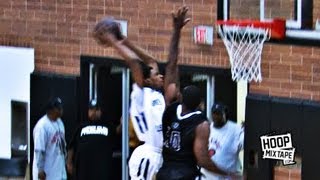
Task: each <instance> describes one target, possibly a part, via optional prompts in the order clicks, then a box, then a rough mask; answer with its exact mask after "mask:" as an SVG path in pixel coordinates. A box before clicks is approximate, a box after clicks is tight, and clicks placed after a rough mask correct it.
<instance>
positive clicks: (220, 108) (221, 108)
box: [211, 103, 227, 113]
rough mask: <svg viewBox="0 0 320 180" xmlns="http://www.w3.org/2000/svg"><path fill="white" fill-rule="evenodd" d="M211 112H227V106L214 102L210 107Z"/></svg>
mask: <svg viewBox="0 0 320 180" xmlns="http://www.w3.org/2000/svg"><path fill="white" fill-rule="evenodd" d="M211 112H212V113H227V107H226V106H225V105H223V104H218V103H217V104H214V105H212V108H211Z"/></svg>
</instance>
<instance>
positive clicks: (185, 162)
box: [162, 103, 207, 168]
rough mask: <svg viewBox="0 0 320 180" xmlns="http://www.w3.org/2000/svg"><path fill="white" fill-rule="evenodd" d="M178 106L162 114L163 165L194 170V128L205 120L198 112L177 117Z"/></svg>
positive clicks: (169, 108)
mask: <svg viewBox="0 0 320 180" xmlns="http://www.w3.org/2000/svg"><path fill="white" fill-rule="evenodd" d="M178 106H179V104H178V103H174V104H172V105H171V106H169V107H168V108H167V109H166V111H165V112H164V114H163V120H162V123H163V124H162V127H163V138H164V145H163V159H164V165H167V164H170V163H171V164H180V165H181V166H185V167H191V168H196V167H197V161H196V158H195V156H194V153H193V143H194V138H195V128H196V127H197V126H198V125H199V124H200V123H202V122H204V121H206V120H207V118H206V116H204V115H203V114H202V113H201V112H200V111H198V112H192V113H189V114H186V115H184V116H182V117H181V115H179V116H180V117H178V115H177V111H178V110H177V109H178ZM180 165H179V166H180ZM174 168H176V167H174Z"/></svg>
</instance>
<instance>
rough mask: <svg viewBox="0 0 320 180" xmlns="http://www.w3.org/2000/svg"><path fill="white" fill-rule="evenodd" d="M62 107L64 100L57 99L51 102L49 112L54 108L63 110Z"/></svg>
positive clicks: (48, 107)
mask: <svg viewBox="0 0 320 180" xmlns="http://www.w3.org/2000/svg"><path fill="white" fill-rule="evenodd" d="M62 106H63V104H62V100H61V99H60V98H59V97H55V98H53V99H52V100H51V101H50V102H49V104H48V106H47V110H52V109H54V108H57V109H62Z"/></svg>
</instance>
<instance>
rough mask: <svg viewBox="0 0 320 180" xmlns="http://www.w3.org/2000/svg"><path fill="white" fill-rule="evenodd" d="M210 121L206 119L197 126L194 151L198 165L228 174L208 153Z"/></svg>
mask: <svg viewBox="0 0 320 180" xmlns="http://www.w3.org/2000/svg"><path fill="white" fill-rule="evenodd" d="M208 139H209V123H208V121H204V122H203V123H201V124H199V125H198V126H197V127H196V131H195V140H194V144H193V151H194V154H195V157H196V159H197V162H198V165H199V166H201V167H203V168H205V169H207V170H209V171H212V172H215V173H218V174H222V175H226V173H225V172H223V171H221V170H220V169H219V168H218V167H217V166H216V165H215V164H214V163H213V162H212V161H211V159H210V157H209V153H208Z"/></svg>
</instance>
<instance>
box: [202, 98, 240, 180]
mask: <svg viewBox="0 0 320 180" xmlns="http://www.w3.org/2000/svg"><path fill="white" fill-rule="evenodd" d="M211 112H212V118H213V123H212V124H211V125H210V136H209V155H210V157H211V160H212V161H213V162H214V163H215V164H216V165H217V166H218V167H219V168H220V169H221V170H223V171H225V172H226V173H227V174H228V175H227V176H226V175H221V174H219V173H212V172H208V171H207V170H202V172H203V173H204V175H205V177H203V179H210V180H218V179H219V180H224V179H242V177H241V173H242V167H241V162H240V159H239V152H240V151H241V150H243V139H244V133H243V127H241V126H240V125H238V124H236V123H235V122H233V121H230V120H228V108H227V107H226V106H225V105H223V104H214V105H213V106H212V109H211Z"/></svg>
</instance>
